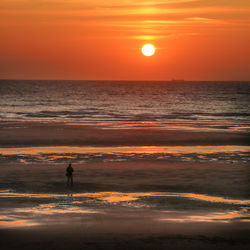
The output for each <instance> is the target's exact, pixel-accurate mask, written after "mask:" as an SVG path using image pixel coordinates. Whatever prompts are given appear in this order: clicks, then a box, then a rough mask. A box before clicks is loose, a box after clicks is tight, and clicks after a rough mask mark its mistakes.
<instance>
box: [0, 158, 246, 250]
mask: <svg viewBox="0 0 250 250" xmlns="http://www.w3.org/2000/svg"><path fill="white" fill-rule="evenodd" d="M0 167H1V173H2V174H1V184H2V188H1V189H2V190H1V192H0V199H1V229H0V231H1V235H2V237H1V245H2V246H3V248H2V249H18V248H20V246H22V248H23V249H34V247H35V248H36V249H42V248H45V247H46V248H48V249H55V248H57V249H67V248H69V247H71V248H72V249H82V248H85V249H113V248H117V249H128V248H129V249H152V248H155V249H166V248H167V249H183V246H184V245H185V247H186V249H211V247H213V248H215V249H226V248H227V249H248V247H249V231H250V226H249V207H250V201H249V192H248V190H249V189H248V188H249V179H248V177H249V175H248V174H249V166H247V165H246V164H245V165H244V164H243V165H242V164H222V163H217V164H216V163H192V164H190V163H187V162H177V163H176V162H172V163H166V162H140V161H139V162H138V161H137V162H106V163H103V162H96V163H85V164H75V165H74V169H75V178H74V181H75V183H74V187H71V188H69V187H67V186H66V177H65V165H64V164H57V165H54V164H52V165H51V164H50V165H49V164H44V165H40V164H37V165H28V166H27V165H24V164H16V165H13V164H11V165H1V166H0ZM201 176H202V178H201ZM222 179H223V182H222V181H221V180H222ZM183 190H185V192H183ZM178 191H179V192H178Z"/></svg>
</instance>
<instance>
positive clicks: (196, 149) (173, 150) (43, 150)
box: [0, 145, 250, 157]
mask: <svg viewBox="0 0 250 250" xmlns="http://www.w3.org/2000/svg"><path fill="white" fill-rule="evenodd" d="M0 149H1V154H2V155H26V154H28V155H34V154H38V155H39V154H67V153H74V154H81V153H82V154H86V153H95V154H98V153H99V154H103V153H105V154H109V153H112V154H114V153H116V154H119V153H135V154H136V153H148V154H153V153H158V154H159V153H167V154H191V153H199V154H208V153H210V154H211V153H219V152H239V151H240V152H249V151H250V146H237V145H233V146H230V145H228V146H226V145H223V146H168V147H163V146H129V147H128V146H126V147H84V146H82V147H74V146H71V147H67V146H56V147H52V146H49V147H14V148H0ZM54 157H58V155H55V156H54Z"/></svg>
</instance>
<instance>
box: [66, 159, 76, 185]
mask: <svg viewBox="0 0 250 250" xmlns="http://www.w3.org/2000/svg"><path fill="white" fill-rule="evenodd" d="M73 172H74V169H73V168H72V166H71V163H70V164H69V166H68V167H67V169H66V176H67V177H68V183H67V185H68V186H71V187H72V186H73Z"/></svg>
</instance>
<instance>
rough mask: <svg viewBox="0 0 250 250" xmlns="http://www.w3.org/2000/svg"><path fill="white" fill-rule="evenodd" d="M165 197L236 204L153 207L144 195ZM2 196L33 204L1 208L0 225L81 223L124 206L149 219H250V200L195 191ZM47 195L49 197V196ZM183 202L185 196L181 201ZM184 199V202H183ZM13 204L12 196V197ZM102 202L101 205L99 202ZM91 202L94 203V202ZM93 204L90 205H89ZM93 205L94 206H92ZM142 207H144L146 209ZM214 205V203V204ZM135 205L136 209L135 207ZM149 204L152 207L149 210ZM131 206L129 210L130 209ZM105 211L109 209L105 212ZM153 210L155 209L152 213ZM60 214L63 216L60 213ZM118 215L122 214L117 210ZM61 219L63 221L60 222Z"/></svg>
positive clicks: (3, 193)
mask: <svg viewBox="0 0 250 250" xmlns="http://www.w3.org/2000/svg"><path fill="white" fill-rule="evenodd" d="M157 197H158V198H161V199H162V198H167V197H176V198H179V199H189V200H198V201H202V202H205V203H207V202H209V203H224V204H228V203H230V204H232V205H234V206H238V209H237V208H234V209H233V210H225V211H223V210H219V211H218V210H216V209H214V208H213V209H210V210H206V211H201V210H198V211H197V210H196V211H188V210H183V209H182V210H169V209H167V207H166V209H165V210H164V209H161V210H155V209H156V208H155V207H150V204H147V201H146V200H145V198H147V199H150V198H156V199H157ZM1 198H10V199H12V198H13V199H16V198H24V199H25V200H24V204H26V202H27V200H26V199H31V200H32V199H35V200H32V201H33V203H32V204H34V205H33V206H31V207H26V205H25V206H24V207H13V208H8V209H7V210H4V209H1V214H2V216H1V217H0V227H27V226H36V225H40V224H49V223H55V222H56V221H58V220H59V221H60V223H67V222H69V223H71V222H72V221H73V222H74V223H79V220H81V218H82V219H84V220H83V221H84V223H87V222H88V223H90V222H91V221H96V219H95V214H99V216H111V217H112V214H113V212H114V211H119V208H121V207H123V208H126V209H128V211H130V212H131V211H133V212H132V213H135V214H136V216H138V218H140V216H141V214H140V213H141V212H143V213H144V212H145V211H147V213H149V214H150V216H149V219H150V220H152V221H159V222H164V221H166V222H167V221H169V222H179V223H186V222H220V223H230V222H233V221H241V222H250V215H249V209H250V200H237V199H228V198H224V197H217V196H209V195H203V194H194V193H171V192H139V193H121V192H97V193H71V192H69V193H66V194H27V193H14V192H11V191H10V190H2V191H0V199H1ZM48 198H49V200H48ZM182 202H184V203H185V200H184V201H182ZM184 203H183V204H184ZM13 204H15V200H14V201H13ZM98 204H99V205H100V204H103V205H104V206H101V207H100V206H98ZM93 205H94V206H93ZM91 206H92V207H91ZM93 207H94V208H93ZM145 207H147V209H146V210H145ZM215 207H216V206H215ZM135 208H136V209H135ZM148 208H151V209H150V210H148ZM131 209H132V210H131ZM107 211H108V212H107ZM154 211H157V213H155V212H154ZM62 216H63V217H62ZM119 216H120V217H121V219H124V217H123V216H124V215H123V214H122V213H121V214H119ZM62 221H63V222H62Z"/></svg>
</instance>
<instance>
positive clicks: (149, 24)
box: [0, 0, 250, 80]
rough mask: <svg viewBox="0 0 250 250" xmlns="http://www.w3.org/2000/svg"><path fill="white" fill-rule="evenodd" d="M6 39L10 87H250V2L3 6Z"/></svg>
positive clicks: (76, 0) (47, 0)
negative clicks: (117, 82)
mask: <svg viewBox="0 0 250 250" xmlns="http://www.w3.org/2000/svg"><path fill="white" fill-rule="evenodd" d="M0 34H1V39H0V78H2V79H5V78H17V79H18V78H22V79H24V78H25V79H26V78H27V79H111V80H114V79H121V80H133V79H134V80H169V79H173V78H175V79H186V80H250V1H249V0H165V1H164V0H154V1H153V0H151V1H145V0H137V1H135V0H134V1H132V0H1V1H0ZM148 42H150V43H153V44H154V45H155V46H156V48H157V51H156V54H155V55H154V56H153V57H145V56H143V55H142V54H141V51H140V48H141V46H142V45H143V44H144V43H148Z"/></svg>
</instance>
